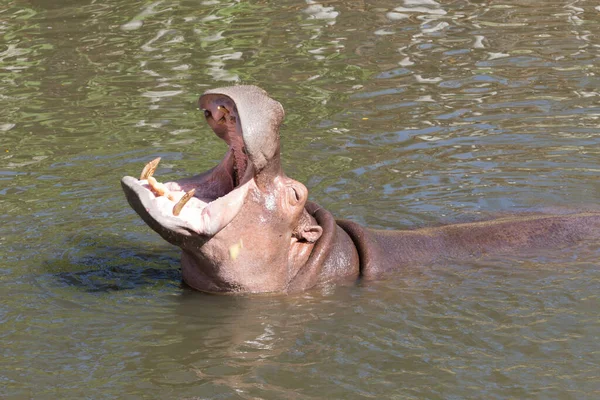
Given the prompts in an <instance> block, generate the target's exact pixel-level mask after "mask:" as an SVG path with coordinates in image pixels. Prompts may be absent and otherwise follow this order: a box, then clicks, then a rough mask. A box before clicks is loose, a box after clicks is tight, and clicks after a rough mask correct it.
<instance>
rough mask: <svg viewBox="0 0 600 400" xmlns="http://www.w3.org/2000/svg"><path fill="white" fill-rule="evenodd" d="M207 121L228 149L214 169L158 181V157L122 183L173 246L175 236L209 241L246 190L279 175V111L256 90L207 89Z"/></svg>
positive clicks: (236, 209)
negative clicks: (139, 173) (156, 173)
mask: <svg viewBox="0 0 600 400" xmlns="http://www.w3.org/2000/svg"><path fill="white" fill-rule="evenodd" d="M199 105H200V108H201V109H202V110H203V111H204V116H205V118H206V122H207V123H208V125H209V126H210V127H211V128H212V130H213V131H214V132H215V134H216V135H217V136H218V137H219V138H221V139H222V140H224V141H225V143H227V145H228V146H229V149H228V151H227V153H226V154H225V156H224V158H223V160H222V161H221V162H220V163H219V165H217V166H216V167H215V168H213V169H211V170H210V171H207V172H204V173H202V174H199V175H196V176H193V177H191V178H186V179H181V180H178V181H177V182H168V183H164V184H163V183H160V182H158V181H157V180H156V178H155V177H154V172H155V171H156V167H157V165H158V162H159V161H160V159H156V160H153V161H151V162H150V163H148V164H147V165H146V167H145V168H144V171H143V172H142V174H141V176H140V179H136V178H133V177H130V176H126V177H124V178H123V179H122V180H121V185H122V187H123V190H124V192H125V195H126V197H127V201H128V202H129V204H130V205H131V207H132V208H133V209H134V210H135V211H136V212H137V213H138V214H139V215H140V216H141V217H142V219H143V220H144V221H145V222H146V223H147V224H148V225H150V227H151V228H152V229H154V230H155V231H156V232H158V233H159V234H160V235H161V236H163V238H165V239H167V240H170V239H171V241H172V242H174V241H176V240H177V239H178V238H177V237H176V235H175V234H183V235H185V236H190V235H192V234H196V235H201V236H204V237H209V236H212V235H215V234H216V233H217V232H219V231H220V230H221V229H223V228H224V227H225V226H226V225H227V224H229V222H231V220H232V219H233V218H234V217H235V216H236V215H237V213H238V212H239V211H240V210H241V208H242V205H243V203H244V199H245V198H246V194H247V192H248V190H249V188H256V189H257V190H258V189H260V190H264V189H265V187H266V185H268V182H269V179H270V178H272V177H274V176H276V175H277V174H279V173H280V169H281V163H280V159H279V158H280V157H279V126H280V125H281V123H282V121H283V118H284V111H283V107H282V106H281V104H279V102H277V101H275V100H273V99H271V98H270V97H269V96H268V94H267V93H266V92H265V91H264V90H262V89H260V88H258V87H256V86H248V85H246V86H244V85H242V86H232V87H226V88H219V89H213V90H208V91H206V92H205V93H204V94H203V95H202V96H201V97H200V100H199Z"/></svg>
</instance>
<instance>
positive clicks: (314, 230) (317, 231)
mask: <svg viewBox="0 0 600 400" xmlns="http://www.w3.org/2000/svg"><path fill="white" fill-rule="evenodd" d="M299 234H300V238H301V239H302V240H304V241H306V242H309V243H315V242H316V241H317V240H319V238H320V237H321V235H322V234H323V228H321V227H320V226H319V225H306V226H304V227H302V229H301V230H300V232H299Z"/></svg>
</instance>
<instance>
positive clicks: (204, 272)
mask: <svg viewBox="0 0 600 400" xmlns="http://www.w3.org/2000/svg"><path fill="white" fill-rule="evenodd" d="M199 102H200V108H201V109H203V110H204V115H205V117H206V121H207V122H208V124H209V125H210V127H211V128H212V129H213V131H214V132H215V133H216V134H217V136H219V137H220V138H221V139H223V140H224V141H225V142H226V143H227V145H228V146H229V149H228V151H227V153H226V154H225V157H224V158H223V160H222V161H221V163H220V164H219V165H217V166H216V167H215V168H213V169H211V170H209V171H207V172H204V173H202V174H200V175H196V176H193V177H191V178H186V179H183V180H180V181H177V182H168V183H165V184H162V183H159V182H157V181H156V179H155V178H154V177H153V176H152V174H153V173H154V170H155V169H156V165H157V164H158V161H159V159H157V160H154V161H152V162H150V163H149V164H148V165H147V166H146V168H144V171H143V172H142V176H141V177H140V179H136V178H133V177H130V176H126V177H124V178H123V179H122V181H121V184H122V187H123V190H124V191H125V195H126V197H127V201H128V202H129V204H130V205H131V207H132V208H133V209H134V210H135V211H136V212H137V213H138V214H139V215H140V217H142V219H143V220H144V221H145V222H146V223H147V224H148V225H149V226H150V227H151V228H152V229H153V230H154V231H156V232H157V233H158V234H159V235H161V236H162V237H163V238H164V239H165V240H166V241H168V242H169V243H171V244H173V245H175V246H178V247H180V248H181V249H182V251H183V253H182V258H181V264H182V275H183V280H184V281H185V283H186V284H188V285H189V286H191V287H192V288H194V289H197V290H201V291H205V292H212V293H258V292H284V293H289V292H295V291H302V290H305V289H308V288H310V287H313V286H315V285H318V284H322V283H326V282H333V281H342V280H352V279H356V278H358V277H359V276H360V277H364V278H377V277H379V276H381V275H383V274H385V273H387V272H389V271H393V270H399V269H402V268H403V267H406V266H409V265H415V264H424V263H432V262H435V261H437V260H440V259H445V258H452V259H467V258H469V257H477V256H481V255H485V254H491V253H502V252H507V251H512V250H516V249H528V248H542V247H553V246H556V245H560V244H562V245H565V244H569V243H574V242H576V241H579V240H582V239H585V238H586V237H598V236H599V233H600V213H578V214H568V215H536V216H514V217H508V218H501V219H496V220H492V221H485V222H477V223H468V224H455V225H447V226H442V227H436V228H425V229H416V230H408V231H378V230H372V229H366V228H363V227H361V226H360V225H358V224H356V223H354V222H351V221H343V220H342V221H336V220H335V219H334V217H333V216H332V215H331V213H329V212H328V211H326V210H324V209H322V208H320V207H319V206H318V205H316V204H314V203H311V202H308V201H307V198H308V191H307V189H306V187H305V186H304V185H303V184H301V183H300V182H297V181H295V180H293V179H291V178H289V177H288V176H286V175H285V174H284V172H283V170H282V168H281V162H280V146H279V127H280V125H281V123H282V121H283V118H284V111H283V107H282V106H281V104H279V103H278V102H277V101H275V100H273V99H271V98H270V97H269V96H268V95H267V93H266V92H265V91H264V90H262V89H260V88H258V87H255V86H233V87H227V88H220V89H214V90H210V91H207V92H206V93H205V94H203V95H202V96H201V97H200V101H199Z"/></svg>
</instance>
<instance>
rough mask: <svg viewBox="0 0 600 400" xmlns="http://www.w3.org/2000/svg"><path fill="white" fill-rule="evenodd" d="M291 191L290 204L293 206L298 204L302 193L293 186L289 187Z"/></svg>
mask: <svg viewBox="0 0 600 400" xmlns="http://www.w3.org/2000/svg"><path fill="white" fill-rule="evenodd" d="M289 191H290V204H291V205H292V206H295V205H296V204H298V203H299V202H300V195H299V194H298V192H297V191H296V189H295V188H294V187H293V186H292V187H290V188H289Z"/></svg>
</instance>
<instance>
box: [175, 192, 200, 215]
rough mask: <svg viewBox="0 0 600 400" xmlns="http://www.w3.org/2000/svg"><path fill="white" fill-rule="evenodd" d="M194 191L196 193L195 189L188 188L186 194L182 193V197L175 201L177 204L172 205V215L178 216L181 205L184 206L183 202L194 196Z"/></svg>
mask: <svg viewBox="0 0 600 400" xmlns="http://www.w3.org/2000/svg"><path fill="white" fill-rule="evenodd" d="M194 193H196V189H192V190H190V191H189V192H187V193H186V194H184V195H183V197H182V198H181V199H180V200H179V201H178V202H177V204H175V205H174V206H173V215H174V216H178V215H179V214H180V213H181V210H182V209H183V206H185V204H186V203H187V202H188V201H190V199H191V198H192V197H193V196H194Z"/></svg>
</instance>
